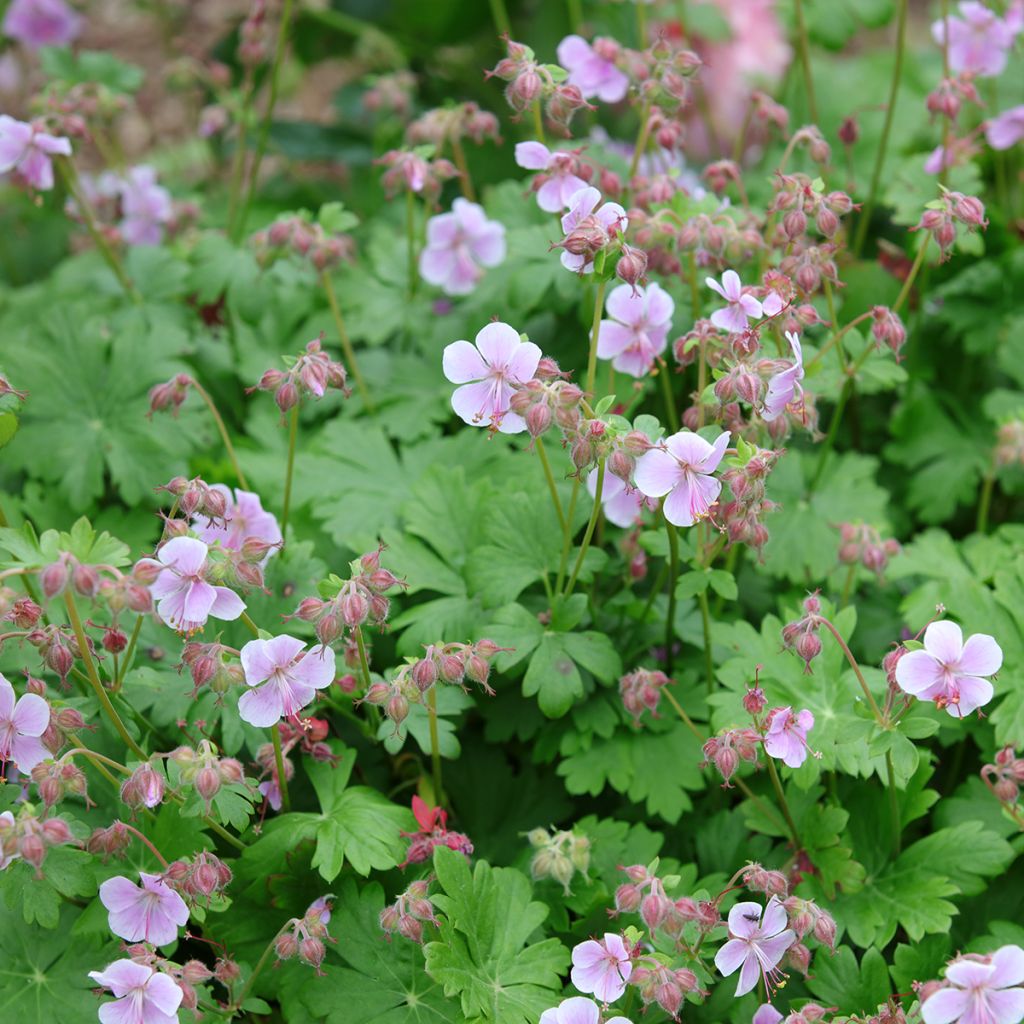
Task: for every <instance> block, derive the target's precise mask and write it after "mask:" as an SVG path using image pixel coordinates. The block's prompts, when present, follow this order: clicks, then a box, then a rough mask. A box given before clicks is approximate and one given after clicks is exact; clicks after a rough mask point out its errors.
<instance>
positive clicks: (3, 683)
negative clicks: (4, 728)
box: [0, 673, 15, 722]
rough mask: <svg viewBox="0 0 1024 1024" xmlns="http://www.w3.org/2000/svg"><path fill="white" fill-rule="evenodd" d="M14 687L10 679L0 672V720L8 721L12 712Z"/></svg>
mask: <svg viewBox="0 0 1024 1024" xmlns="http://www.w3.org/2000/svg"><path fill="white" fill-rule="evenodd" d="M14 706H15V705H14V687H13V686H11V684H10V681H9V680H8V679H7V677H6V676H4V675H3V674H2V673H0V722H6V721H9V720H10V718H11V716H12V715H13V714H14Z"/></svg>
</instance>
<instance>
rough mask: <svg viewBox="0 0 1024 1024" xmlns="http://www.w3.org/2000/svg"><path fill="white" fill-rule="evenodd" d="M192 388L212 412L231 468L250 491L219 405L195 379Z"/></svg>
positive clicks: (192, 379)
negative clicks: (218, 407) (219, 410)
mask: <svg viewBox="0 0 1024 1024" xmlns="http://www.w3.org/2000/svg"><path fill="white" fill-rule="evenodd" d="M191 381H192V387H194V388H195V389H196V392H197V393H198V395H199V397H200V398H201V399H202V400H203V401H204V402H205V403H206V408H207V409H209V410H210V415H211V416H212V417H213V422H214V423H216V424H217V431H218V432H219V433H220V439H221V440H222V441H223V442H224V448H225V450H226V451H227V453H228V458H229V459H230V460H231V466H232V468H233V469H234V471H235V476H236V477H238V482H239V483H240V484H241V485H242V486H243V487H244V488H245V489H246V490H249V484H248V482H247V481H246V479H245V474H244V473H243V472H242V467H241V466H240V465H239V464H238V455H237V454H236V453H235V446H234V445H233V444H232V443H231V438H230V437H229V436H228V428H227V427H226V426H225V425H224V419H223V417H222V416H221V414H220V412H218V410H217V405H216V403H215V402H214V400H213V398H212V396H211V395H210V392H209V391H207V390H206V388H204V387H203V385H202V384H200V383H199V381H197V380H196V379H195V377H192V378H191Z"/></svg>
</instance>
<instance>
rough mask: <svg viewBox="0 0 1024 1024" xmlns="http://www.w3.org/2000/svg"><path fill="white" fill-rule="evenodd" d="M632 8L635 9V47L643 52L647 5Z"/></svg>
mask: <svg viewBox="0 0 1024 1024" xmlns="http://www.w3.org/2000/svg"><path fill="white" fill-rule="evenodd" d="M633 6H634V7H636V35H637V46H638V48H639V49H641V50H644V49H646V48H647V5H646V4H644V3H638V4H634V5H633Z"/></svg>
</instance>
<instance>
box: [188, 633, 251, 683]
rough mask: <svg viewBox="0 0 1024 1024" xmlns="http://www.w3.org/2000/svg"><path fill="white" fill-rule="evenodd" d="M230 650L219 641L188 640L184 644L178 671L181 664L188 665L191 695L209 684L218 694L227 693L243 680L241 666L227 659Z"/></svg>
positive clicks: (243, 675)
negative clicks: (190, 677)
mask: <svg viewBox="0 0 1024 1024" xmlns="http://www.w3.org/2000/svg"><path fill="white" fill-rule="evenodd" d="M230 651H231V648H229V647H225V646H224V644H222V643H219V642H215V643H211V644H204V643H199V642H198V641H192V640H190V641H189V642H188V643H186V644H185V646H184V648H183V649H182V652H181V663H180V664H179V665H178V671H179V672H180V671H181V669H182V667H183V666H188V670H189V674H190V675H191V676H192V684H193V689H192V696H193V697H195V696H196V694H198V693H199V691H200V690H201V689H202V688H203V687H204V686H209V687H210V689H211V690H212V691H213V692H214V693H216V694H218V696H220V695H223V694H225V693H227V691H228V690H229V689H230V688H231V687H232V686H234V685H236V684H241V683H243V682H244V681H245V674H244V672H243V671H242V666H241V665H239V664H238V663H237V662H231V661H228V660H227V655H228V654H229V653H230Z"/></svg>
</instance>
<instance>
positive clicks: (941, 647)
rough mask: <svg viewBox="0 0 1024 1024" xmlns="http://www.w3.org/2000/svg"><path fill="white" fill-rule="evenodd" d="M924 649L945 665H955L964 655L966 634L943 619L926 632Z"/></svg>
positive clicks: (954, 624) (934, 623) (955, 625)
mask: <svg viewBox="0 0 1024 1024" xmlns="http://www.w3.org/2000/svg"><path fill="white" fill-rule="evenodd" d="M924 649H925V650H926V651H927V652H928V653H929V654H930V655H931V656H932V657H933V658H935V659H937V660H938V661H941V662H942V663H943V664H944V665H955V664H956V663H957V662H958V661H959V660H960V655H961V654H962V653H963V649H964V634H963V632H962V631H961V629H960V627H959V626H958V625H957V624H956V623H955V622H950V621H949V619H941V620H940V621H939V622H933V623H932V624H931V625H930V626H929V627H928V628H927V629H926V630H925V631H924ZM900 660H901V661H902V660H903V659H902V658H901V659H900Z"/></svg>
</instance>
